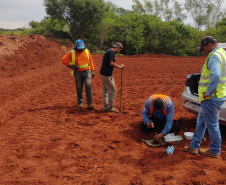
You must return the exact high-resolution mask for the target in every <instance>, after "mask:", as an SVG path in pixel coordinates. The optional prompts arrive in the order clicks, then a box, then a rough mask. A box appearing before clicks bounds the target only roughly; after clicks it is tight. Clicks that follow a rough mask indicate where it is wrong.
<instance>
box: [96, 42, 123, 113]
mask: <svg viewBox="0 0 226 185" xmlns="http://www.w3.org/2000/svg"><path fill="white" fill-rule="evenodd" d="M122 48H123V45H122V44H121V43H120V42H116V43H115V44H114V45H113V47H112V48H111V49H108V50H107V51H106V52H105V54H104V57H103V61H102V66H101V70H100V74H101V80H102V85H103V104H104V111H106V112H115V113H118V112H119V110H117V109H116V108H114V107H113V105H114V100H115V97H116V92H117V90H116V87H115V80H114V78H113V77H112V72H113V69H114V67H115V68H118V69H122V68H124V65H123V64H121V65H117V64H116V63H115V53H120V51H121V50H122Z"/></svg>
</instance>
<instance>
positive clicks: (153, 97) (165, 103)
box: [149, 94, 177, 120]
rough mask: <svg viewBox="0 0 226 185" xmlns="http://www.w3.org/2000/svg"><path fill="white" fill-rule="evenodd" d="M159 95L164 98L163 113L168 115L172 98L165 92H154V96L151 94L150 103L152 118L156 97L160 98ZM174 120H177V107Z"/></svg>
mask: <svg viewBox="0 0 226 185" xmlns="http://www.w3.org/2000/svg"><path fill="white" fill-rule="evenodd" d="M159 97H160V98H162V100H163V113H164V114H165V115H166V116H167V108H168V103H169V100H170V99H171V98H170V97H169V96H166V95H163V94H153V95H152V96H150V103H149V110H150V118H151V117H152V112H153V109H154V101H155V99H156V98H159ZM174 120H177V118H176V114H175V109H174Z"/></svg>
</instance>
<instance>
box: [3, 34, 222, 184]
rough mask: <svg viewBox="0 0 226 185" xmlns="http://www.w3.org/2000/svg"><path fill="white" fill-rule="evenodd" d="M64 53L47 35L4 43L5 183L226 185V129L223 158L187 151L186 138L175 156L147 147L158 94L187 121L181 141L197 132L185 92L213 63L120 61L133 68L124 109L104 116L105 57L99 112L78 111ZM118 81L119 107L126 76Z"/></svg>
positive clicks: (96, 91)
mask: <svg viewBox="0 0 226 185" xmlns="http://www.w3.org/2000/svg"><path fill="white" fill-rule="evenodd" d="M63 49H66V48H63ZM64 54H65V52H63V51H62V48H60V47H59V46H58V44H56V43H54V42H49V41H47V40H46V39H45V38H44V37H42V36H30V37H27V36H15V38H9V37H5V36H4V37H3V36H1V37H0V77H1V79H0V85H1V88H0V94H1V96H0V102H1V104H0V116H1V119H0V148H1V150H0V184H96V185H97V184H98V185H99V184H120V185H121V184H122V185H125V184H133V185H135V184H146V185H148V184H170V185H171V184H226V176H225V174H226V161H225V160H226V127H225V126H221V132H222V152H221V159H212V158H208V157H205V156H202V155H200V154H199V155H197V156H194V155H191V154H189V153H186V152H184V151H183V146H184V145H187V144H189V141H187V140H186V139H185V138H184V139H183V140H182V145H181V146H176V148H175V152H174V154H173V155H167V154H166V153H164V152H163V149H164V148H166V147H160V148H154V149H153V148H149V147H148V146H147V145H145V144H144V143H143V142H141V139H149V138H150V134H148V133H145V134H144V133H141V132H140V128H139V125H140V123H141V120H142V117H141V111H142V109H143V106H144V103H145V101H146V100H147V98H148V97H149V96H150V95H152V94H154V93H162V94H166V95H169V96H171V97H172V99H173V102H174V105H175V108H176V114H177V117H178V118H180V119H182V120H183V124H182V126H181V131H180V133H179V134H180V135H182V136H183V133H184V128H185V127H186V128H187V129H189V130H190V131H195V126H196V116H195V115H193V114H191V113H189V112H187V111H186V110H184V109H183V107H182V106H181V93H182V92H183V90H184V85H185V79H186V76H187V74H189V73H198V72H200V70H201V67H202V65H203V64H204V61H205V58H203V57H202V58H196V57H191V58H185V57H173V56H165V55H164V56H163V55H139V56H118V57H116V62H117V63H118V64H121V63H123V64H124V65H125V69H124V70H123V98H122V101H123V106H122V108H123V109H122V113H119V114H115V113H106V112H104V111H103V109H102V84H101V79H100V74H99V70H100V67H101V62H102V57H103V55H92V57H93V60H94V64H95V70H96V76H95V77H94V78H93V79H92V90H93V101H94V106H95V109H94V110H88V109H87V108H86V106H87V105H86V104H85V108H84V109H79V108H78V104H77V97H76V90H75V82H74V79H73V77H72V76H71V75H70V71H69V69H68V68H66V67H65V66H64V65H62V63H61V62H60V59H61V58H62V57H63V55H64ZM113 76H114V77H115V81H116V87H117V90H118V94H117V98H116V100H115V107H117V108H119V107H120V86H121V71H120V70H118V69H114V73H113ZM84 96H85V93H84ZM84 99H86V97H84ZM206 136H207V141H206V142H202V144H201V145H202V146H203V147H208V146H209V143H210V140H209V137H208V133H206Z"/></svg>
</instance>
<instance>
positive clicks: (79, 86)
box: [61, 39, 95, 109]
mask: <svg viewBox="0 0 226 185" xmlns="http://www.w3.org/2000/svg"><path fill="white" fill-rule="evenodd" d="M61 62H62V63H63V64H64V65H66V66H67V67H69V68H70V69H71V75H73V76H74V78H75V83H76V91H77V99H78V104H79V106H78V107H79V108H83V83H84V84H85V89H86V97H87V104H88V108H89V109H92V108H93V103H92V89H91V76H92V78H93V77H94V75H95V73H94V65H93V60H92V57H91V54H90V52H89V50H88V49H87V48H86V47H85V44H84V41H83V40H81V39H78V40H76V42H75V47H74V48H73V49H72V50H71V51H69V52H68V53H67V54H66V55H65V56H64V57H63V58H62V59H61Z"/></svg>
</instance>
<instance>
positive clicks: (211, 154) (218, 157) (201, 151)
mask: <svg viewBox="0 0 226 185" xmlns="http://www.w3.org/2000/svg"><path fill="white" fill-rule="evenodd" d="M199 152H200V154H202V155H206V156H209V157H212V158H217V159H220V155H217V154H213V153H212V152H210V151H209V149H199Z"/></svg>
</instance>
